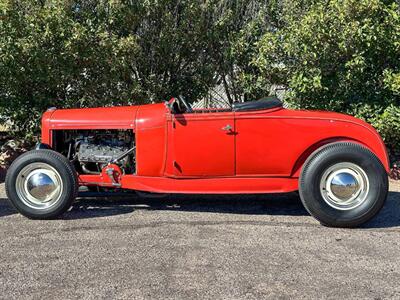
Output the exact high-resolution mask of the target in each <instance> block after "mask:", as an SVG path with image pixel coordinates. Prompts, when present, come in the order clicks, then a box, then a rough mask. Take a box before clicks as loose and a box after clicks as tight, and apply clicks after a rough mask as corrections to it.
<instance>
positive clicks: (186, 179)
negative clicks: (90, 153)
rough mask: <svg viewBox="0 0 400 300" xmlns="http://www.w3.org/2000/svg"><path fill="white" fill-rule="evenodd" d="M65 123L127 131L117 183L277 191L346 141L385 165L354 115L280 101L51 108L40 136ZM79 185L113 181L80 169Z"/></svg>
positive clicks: (183, 189) (47, 139) (154, 188)
mask: <svg viewBox="0 0 400 300" xmlns="http://www.w3.org/2000/svg"><path fill="white" fill-rule="evenodd" d="M70 129H74V130H75V129H77V130H80V129H108V130H109V129H125V130H132V131H133V133H134V134H135V139H136V173H135V174H127V175H123V174H119V175H118V178H116V181H117V182H118V186H119V187H121V188H126V189H133V190H139V191H148V192H159V193H224V194H227V193H278V192H291V191H295V190H298V178H299V175H300V171H301V169H302V166H303V164H304V162H305V161H306V160H307V158H308V156H309V155H310V154H311V153H312V152H313V151H315V150H316V149H318V148H320V147H321V146H323V145H325V144H328V143H332V142H337V141H351V142H353V143H359V144H361V145H363V146H365V147H367V148H368V149H369V150H371V151H372V152H373V153H374V154H375V155H376V156H377V157H378V158H379V160H380V161H381V162H382V164H383V166H384V168H385V169H386V171H388V170H389V161H388V156H387V153H386V149H385V146H384V144H383V141H382V139H381V137H380V136H379V135H378V133H377V132H376V131H375V130H374V129H373V128H372V127H371V126H370V125H369V124H367V123H365V122H363V121H361V120H359V119H356V118H353V117H351V116H347V115H343V114H339V113H332V112H322V111H299V110H290V109H285V108H283V107H277V108H271V109H265V110H256V111H236V112H235V111H218V110H199V111H195V112H194V113H190V114H189V113H187V114H185V113H184V114H173V113H171V112H170V109H168V107H167V106H166V105H165V104H149V105H141V106H127V107H109V108H88V109H61V110H58V109H56V110H49V111H47V112H46V113H45V114H44V115H43V119H42V142H43V143H44V144H48V145H50V146H52V143H53V141H52V139H53V138H52V137H53V134H52V132H53V131H55V130H70ZM79 184H80V185H87V186H91V185H97V186H103V187H113V186H115V185H114V184H113V182H112V181H111V179H110V177H109V176H107V175H106V174H104V172H102V173H101V174H80V175H79Z"/></svg>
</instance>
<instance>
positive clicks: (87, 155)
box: [77, 142, 128, 164]
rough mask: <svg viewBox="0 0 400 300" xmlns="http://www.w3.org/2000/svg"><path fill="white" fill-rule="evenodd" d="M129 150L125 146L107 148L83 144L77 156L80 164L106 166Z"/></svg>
mask: <svg viewBox="0 0 400 300" xmlns="http://www.w3.org/2000/svg"><path fill="white" fill-rule="evenodd" d="M127 150H128V148H127V147H123V146H107V145H98V144H92V143H88V142H81V143H80V145H79V149H78V152H77V154H78V160H79V161H80V162H83V163H89V162H91V163H101V164H105V163H109V162H111V161H112V160H113V159H114V158H116V157H118V156H120V155H121V154H123V153H124V152H125V151H127Z"/></svg>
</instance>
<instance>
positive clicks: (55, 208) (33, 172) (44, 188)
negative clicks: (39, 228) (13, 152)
mask: <svg viewBox="0 0 400 300" xmlns="http://www.w3.org/2000/svg"><path fill="white" fill-rule="evenodd" d="M5 183H6V192H7V196H8V199H9V200H10V202H11V204H12V205H13V206H14V207H15V208H16V209H17V210H18V211H19V212H20V213H21V214H22V215H24V216H26V217H28V218H31V219H51V218H55V217H58V216H59V215H61V214H62V213H64V212H65V211H67V210H68V209H69V208H70V206H71V205H72V202H73V201H74V199H75V197H76V195H77V192H78V180H77V176H76V172H75V170H74V167H73V166H72V165H71V163H70V162H69V161H68V160H67V159H66V158H65V157H64V156H63V155H61V154H60V153H57V152H55V151H52V150H33V151H29V152H27V153H25V154H23V155H21V156H20V157H18V158H17V159H16V160H15V161H14V162H13V163H12V165H11V166H10V169H9V170H8V172H7V176H6V180H5Z"/></svg>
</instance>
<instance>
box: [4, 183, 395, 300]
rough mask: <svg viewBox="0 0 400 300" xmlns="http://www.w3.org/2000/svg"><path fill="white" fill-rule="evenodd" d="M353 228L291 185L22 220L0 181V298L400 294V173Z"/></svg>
mask: <svg viewBox="0 0 400 300" xmlns="http://www.w3.org/2000/svg"><path fill="white" fill-rule="evenodd" d="M390 190H391V191H390V194H389V198H388V201H387V203H386V205H385V207H384V209H383V210H382V211H381V213H380V214H379V215H378V216H377V217H376V218H375V219H374V220H373V221H371V222H369V223H368V224H366V225H365V226H364V227H363V228H359V229H332V228H326V227H323V226H321V225H320V224H319V223H318V222H317V221H316V220H314V219H313V218H312V217H311V216H309V215H308V213H307V212H306V211H305V209H304V208H303V207H302V205H301V202H300V199H299V198H298V196H297V195H296V194H285V195H268V196H266V195H246V196H244V195H237V196H215V195H208V196H204V195H191V196H189V195H171V196H169V197H168V198H167V199H151V200H144V199H141V198H138V197H134V196H130V197H127V198H121V199H111V198H98V199H95V198H85V199H79V200H78V201H77V202H76V203H75V205H74V206H73V207H72V209H71V210H70V211H69V212H67V213H66V214H65V215H64V217H63V218H62V219H59V220H52V221H32V220H28V219H26V218H24V217H22V216H21V215H19V214H18V213H16V211H15V210H14V209H12V208H11V207H10V206H9V204H8V202H7V201H6V199H5V198H6V196H5V194H4V185H3V184H1V185H0V299H58V298H59V299H76V298H84V299H294V298H295V299H350V298H351V299H400V184H399V183H394V182H391V187H390Z"/></svg>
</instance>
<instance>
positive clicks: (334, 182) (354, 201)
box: [320, 162, 369, 210]
mask: <svg viewBox="0 0 400 300" xmlns="http://www.w3.org/2000/svg"><path fill="white" fill-rule="evenodd" d="M320 191H321V195H322V198H323V199H324V201H325V202H326V203H327V204H328V205H329V206H331V207H333V208H335V209H339V210H350V209H354V208H356V207H358V206H360V205H361V204H362V203H364V201H365V199H366V198H367V195H368V192H369V180H368V176H367V174H366V173H365V171H364V170H363V169H362V168H361V167H360V166H358V165H356V164H353V163H350V162H343V163H338V164H335V165H333V166H330V167H329V168H328V169H326V170H325V172H324V173H323V174H322V178H321V183H320Z"/></svg>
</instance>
